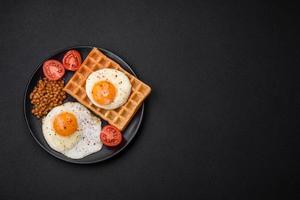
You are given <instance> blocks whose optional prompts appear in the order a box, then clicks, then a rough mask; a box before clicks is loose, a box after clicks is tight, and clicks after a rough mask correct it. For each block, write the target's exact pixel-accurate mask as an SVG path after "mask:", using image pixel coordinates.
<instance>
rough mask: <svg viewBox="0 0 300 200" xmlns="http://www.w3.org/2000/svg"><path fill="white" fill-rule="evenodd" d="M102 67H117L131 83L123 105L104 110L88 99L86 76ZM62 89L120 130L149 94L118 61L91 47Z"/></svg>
mask: <svg viewBox="0 0 300 200" xmlns="http://www.w3.org/2000/svg"><path fill="white" fill-rule="evenodd" d="M102 68H112V69H117V70H119V71H121V72H123V73H125V74H126V75H127V77H128V78H129V80H130V82H131V85H132V87H131V94H130V96H129V98H128V101H127V102H126V103H125V104H124V105H123V106H121V107H119V108H117V109H114V110H105V109H102V108H99V107H97V106H95V105H94V104H93V103H92V102H91V101H90V100H89V98H88V96H87V94H86V91H85V82H86V79H87V78H88V76H89V75H90V74H91V73H92V72H94V71H97V70H99V69H102ZM64 91H66V92H67V93H68V94H69V95H71V96H72V97H74V98H75V99H76V100H77V101H79V102H80V103H81V104H83V105H84V106H86V107H87V108H89V109H90V110H92V111H93V112H94V113H95V114H96V115H98V116H99V117H101V118H102V119H104V120H106V121H108V123H109V124H111V125H113V126H115V127H117V128H118V129H119V130H121V131H122V130H124V129H125V128H126V126H127V125H128V123H129V122H130V120H131V119H132V117H133V116H134V114H135V113H136V111H137V110H138V109H139V107H140V106H141V105H142V103H143V101H144V100H145V98H146V97H147V96H148V95H149V94H150V92H151V88H150V87H149V86H148V85H147V84H145V83H143V82H142V81H140V80H139V79H137V78H136V77H135V76H133V75H132V74H130V73H128V72H127V71H126V70H124V69H123V68H122V67H121V66H120V65H119V64H118V63H116V62H115V61H113V60H112V59H110V58H108V57H107V56H105V55H104V54H103V53H102V52H101V51H99V50H98V49H97V48H93V49H92V51H91V52H90V53H89V55H88V56H87V57H86V59H85V60H84V61H83V63H82V64H81V66H80V68H79V69H78V70H77V71H76V72H75V73H74V75H73V76H72V78H71V79H70V80H69V82H68V83H67V84H66V85H65V87H64Z"/></svg>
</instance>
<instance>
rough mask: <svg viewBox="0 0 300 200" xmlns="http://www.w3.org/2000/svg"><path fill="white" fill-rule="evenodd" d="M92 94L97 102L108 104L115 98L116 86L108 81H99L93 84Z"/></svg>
mask: <svg viewBox="0 0 300 200" xmlns="http://www.w3.org/2000/svg"><path fill="white" fill-rule="evenodd" d="M92 95H93V98H94V100H95V101H96V102H97V103H99V104H101V105H107V104H110V103H111V102H112V101H113V100H114V99H115V96H116V88H115V86H114V85H113V84H112V83H110V82H108V81H99V82H98V83H96V84H95V85H94V86H93V89H92Z"/></svg>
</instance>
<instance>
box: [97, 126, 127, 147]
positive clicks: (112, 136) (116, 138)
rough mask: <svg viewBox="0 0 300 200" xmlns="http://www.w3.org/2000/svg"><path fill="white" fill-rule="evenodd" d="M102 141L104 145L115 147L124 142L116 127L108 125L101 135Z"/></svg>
mask: <svg viewBox="0 0 300 200" xmlns="http://www.w3.org/2000/svg"><path fill="white" fill-rule="evenodd" d="M100 139H101V141H102V142H103V144H104V145H106V146H109V147H115V146H117V145H119V144H120V143H121V142H122V134H121V132H120V131H119V130H118V129H117V128H116V127H114V126H112V125H106V126H104V128H103V129H102V131H101V133H100Z"/></svg>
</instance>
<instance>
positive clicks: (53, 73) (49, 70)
mask: <svg viewBox="0 0 300 200" xmlns="http://www.w3.org/2000/svg"><path fill="white" fill-rule="evenodd" d="M43 72H44V75H45V76H46V77H47V78H48V79H49V80H58V79H60V78H61V77H63V75H64V74H65V68H64V67H63V65H62V64H61V63H60V62H59V61H57V60H47V61H46V62H44V64H43Z"/></svg>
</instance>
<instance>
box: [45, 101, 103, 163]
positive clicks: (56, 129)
mask: <svg viewBox="0 0 300 200" xmlns="http://www.w3.org/2000/svg"><path fill="white" fill-rule="evenodd" d="M42 130H43V135H44V138H45V139H46V141H47V143H48V144H49V146H50V147H51V148H52V149H54V150H55V151H58V152H60V153H62V154H64V155H66V156H67V157H70V158H73V159H80V158H83V157H85V156H87V155H90V154H92V153H95V152H97V151H100V150H101V148H102V142H101V140H100V138H99V134H100V131H101V120H100V119H99V118H98V117H96V116H94V115H93V114H92V113H91V112H90V111H89V110H88V109H87V108H85V107H84V106H83V105H81V104H80V103H77V102H67V103H65V104H62V105H60V106H57V107H55V108H53V109H52V110H51V111H50V112H49V113H48V114H47V116H46V117H44V118H43V121H42Z"/></svg>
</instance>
